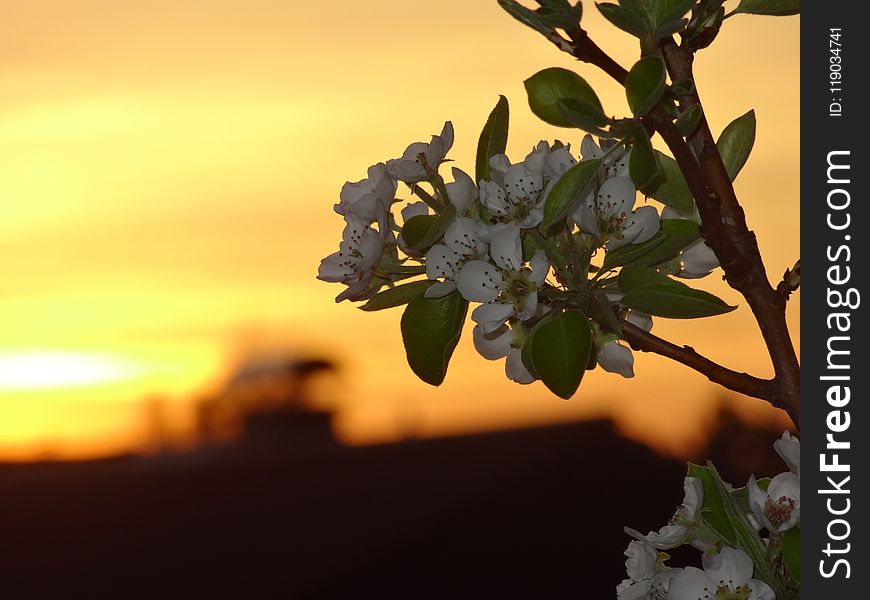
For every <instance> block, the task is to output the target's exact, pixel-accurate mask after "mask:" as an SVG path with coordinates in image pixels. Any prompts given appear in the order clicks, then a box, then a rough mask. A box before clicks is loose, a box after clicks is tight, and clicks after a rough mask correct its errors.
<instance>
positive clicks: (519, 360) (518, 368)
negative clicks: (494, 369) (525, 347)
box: [504, 348, 535, 385]
mask: <svg viewBox="0 0 870 600" xmlns="http://www.w3.org/2000/svg"><path fill="white" fill-rule="evenodd" d="M504 372H505V374H506V375H507V376H508V379H510V380H511V381H515V382H516V383H520V384H522V385H528V384H530V383H533V382H534V381H535V377H534V375H532V374H531V373H529V370H528V369H526V365H524V364H523V353H522V351H521V350H519V349H517V348H511V350H510V352H508V355H507V360H506V361H505V363H504Z"/></svg>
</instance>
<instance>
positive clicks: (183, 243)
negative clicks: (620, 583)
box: [0, 0, 800, 459]
mask: <svg viewBox="0 0 870 600" xmlns="http://www.w3.org/2000/svg"><path fill="white" fill-rule="evenodd" d="M587 4H588V6H587V14H586V15H585V16H584V24H585V26H586V28H587V29H588V31H589V32H590V34H591V35H592V36H593V38H594V39H596V40H597V41H598V43H599V45H601V46H602V47H604V48H605V49H606V50H608V51H609V52H610V53H611V54H612V55H613V56H614V58H616V60H617V61H618V62H620V63H621V64H623V65H625V66H630V65H631V63H632V60H633V59H635V58H636V57H637V48H636V43H635V42H633V41H632V40H633V38H630V37H629V36H628V35H627V34H624V33H622V32H619V31H617V30H615V29H614V28H613V27H611V26H610V25H608V24H607V23H605V22H604V21H603V19H602V18H601V17H600V16H599V15H598V14H597V11H596V10H594V8H592V7H591V3H587ZM4 23H5V27H4V33H3V35H2V36H0V207H2V215H3V218H2V219H0V252H2V257H3V258H2V260H0V332H2V333H0V459H3V458H14V459H22V458H24V459H27V458H35V457H40V456H63V457H73V456H95V455H100V454H107V453H111V452H116V451H121V450H125V449H129V448H134V447H137V446H138V445H139V444H141V443H142V441H143V439H144V437H145V436H146V435H147V429H146V428H145V426H144V425H143V421H144V420H145V419H144V417H143V415H144V414H146V412H147V407H148V406H149V402H150V401H153V400H154V399H155V398H160V399H161V402H162V405H163V406H165V410H166V411H167V414H168V415H169V418H170V421H171V423H172V427H173V428H174V429H176V430H177V431H178V432H179V433H183V432H184V431H186V430H188V429H189V427H190V424H191V421H190V419H191V401H192V400H191V399H192V398H195V397H197V396H198V395H201V394H204V393H208V392H209V391H212V390H216V389H219V388H220V386H221V385H222V382H223V381H225V379H226V377H227V376H228V374H229V373H230V372H231V371H232V369H233V368H234V365H236V364H238V362H239V360H240V358H241V357H243V356H247V355H250V354H252V353H258V352H265V351H269V350H274V349H280V350H284V351H288V352H298V353H311V354H318V355H324V356H329V357H332V358H334V359H335V360H336V361H338V363H339V364H340V365H341V371H340V374H339V377H340V385H339V386H338V387H337V388H336V390H335V394H336V396H337V397H338V398H337V399H338V401H339V402H340V407H341V409H342V411H341V414H340V416H339V418H338V420H337V423H336V428H337V432H338V433H339V435H340V436H341V438H342V439H344V440H346V441H348V442H349V443H368V442H374V441H383V440H390V439H398V438H401V437H403V436H406V435H441V434H447V433H459V432H466V431H477V430H481V429H491V428H500V427H514V426H522V425H527V424H534V423H546V422H553V421H564V420H570V419H577V418H585V417H597V416H604V415H607V416H612V417H614V418H617V419H618V422H619V425H620V427H621V428H622V429H623V430H624V431H626V432H627V433H629V434H631V435H633V436H635V437H637V438H639V439H642V440H644V441H647V442H649V443H651V444H653V445H654V446H656V447H658V448H660V449H663V450H679V449H681V448H686V447H688V446H690V445H691V444H692V443H694V442H695V441H697V440H698V438H699V436H700V435H702V428H703V424H704V423H705V422H707V421H708V420H709V419H710V418H711V414H712V411H713V410H714V409H715V407H716V403H717V398H718V397H719V396H720V395H721V394H720V392H719V389H718V388H716V387H715V386H713V385H712V384H710V383H709V382H707V381H706V380H705V379H704V378H703V377H702V376H700V375H698V374H696V373H693V372H690V371H688V370H687V369H685V368H684V367H681V366H680V365H676V364H673V363H670V362H669V361H667V360H665V359H661V358H659V357H656V356H652V355H642V356H640V355H639V356H637V357H636V358H637V361H636V368H635V371H636V373H637V376H636V377H635V378H634V379H632V380H622V379H620V378H619V377H618V376H616V375H611V374H607V373H603V372H601V371H600V370H596V371H593V372H590V373H589V374H588V375H587V376H586V378H585V379H584V382H583V386H582V387H581V389H580V392H579V393H578V394H577V395H576V396H575V397H574V398H573V399H572V400H570V401H567V402H565V401H562V400H560V399H558V398H555V397H553V396H551V395H550V394H548V393H547V391H546V389H545V388H544V387H543V385H542V384H540V383H536V384H533V385H531V386H527V387H520V386H517V385H515V384H512V383H510V382H509V381H507V380H506V379H505V377H504V374H503V367H502V365H501V363H497V362H487V361H485V360H484V359H482V358H481V357H479V356H477V354H476V353H475V351H474V349H473V347H472V345H471V341H470V335H465V336H464V338H463V339H462V341H461V342H460V345H459V348H458V349H457V352H456V354H455V356H454V359H453V363H452V364H451V367H450V371H449V373H448V376H447V380H446V381H445V383H444V384H443V385H442V386H441V387H440V388H438V389H434V388H431V387H429V386H427V385H426V384H424V383H422V382H420V381H418V380H417V379H415V378H414V376H413V374H412V373H411V372H410V370H409V369H408V368H407V366H406V365H405V363H404V353H403V349H402V344H401V336H400V333H399V326H398V322H399V317H400V312H399V311H398V310H389V311H383V312H380V313H374V314H371V313H362V312H360V311H358V310H356V309H355V308H354V307H353V306H352V305H350V304H349V303H347V302H345V303H341V304H335V303H334V301H333V298H334V296H335V295H336V294H337V293H338V292H339V291H340V290H339V287H338V286H336V285H330V284H326V283H323V282H320V281H317V280H315V278H314V276H315V274H316V271H317V265H318V263H319V261H320V259H321V258H322V257H323V256H326V255H327V254H329V253H331V252H333V251H334V250H335V248H336V247H337V244H338V240H339V237H340V233H341V229H342V222H341V219H340V218H339V217H338V216H337V215H335V214H334V213H333V211H332V205H333V204H334V203H335V202H336V201H337V199H338V193H339V190H340V189H341V186H342V184H343V183H344V182H345V181H348V180H354V181H355V180H358V179H361V178H363V177H364V176H365V171H366V168H367V167H368V166H369V165H370V164H374V163H376V162H380V161H384V160H386V159H388V158H394V157H396V156H399V155H400V154H401V153H402V151H403V150H404V148H405V146H407V145H408V144H409V143H411V142H414V141H424V140H428V138H429V136H430V135H432V134H434V133H438V132H439V131H440V130H441V126H442V125H443V123H444V121H445V120H451V121H452V122H453V123H454V126H455V129H456V144H455V146H454V149H453V151H452V152H451V157H452V158H453V159H454V160H455V161H456V162H455V164H456V166H459V167H461V168H464V169H465V170H466V171H469V172H472V171H473V168H474V152H475V146H476V142H477V137H478V135H479V132H480V128H481V127H482V125H483V122H484V121H485V119H486V116H487V114H488V113H489V111H490V109H491V108H492V106H493V105H494V104H495V101H496V100H497V99H498V95H499V94H504V95H505V96H507V97H508V99H509V101H510V103H511V118H512V123H511V134H510V139H509V143H508V154H509V155H511V156H512V157H514V158H515V159H517V160H519V159H521V158H522V157H523V156H525V154H526V153H527V152H528V151H529V150H530V149H531V147H532V146H533V145H534V144H535V143H536V142H537V141H538V140H539V139H551V140H552V139H555V138H558V139H561V140H564V141H566V142H570V143H572V145H573V147H574V148H575V149H577V148H578V147H579V140H580V137H581V135H580V132H579V131H576V130H565V129H557V128H554V127H551V126H548V125H545V124H543V123H541V122H539V121H537V120H536V118H535V117H534V116H533V115H532V114H531V112H530V110H529V109H528V106H527V104H526V100H525V92H524V90H523V86H522V82H523V80H524V79H526V78H527V77H529V76H531V75H532V74H534V73H535V72H537V71H538V70H540V69H542V68H546V67H549V66H554V65H555V66H562V67H566V68H572V69H576V70H577V72H579V73H580V74H582V75H583V76H584V77H585V78H586V79H587V80H588V81H589V82H590V83H591V84H592V85H593V87H595V89H596V90H597V91H598V93H599V96H600V97H601V99H602V101H603V103H604V106H605V109H606V110H607V112H608V113H610V114H628V110H627V105H626V101H625V98H624V95H623V91H622V90H621V88H619V87H618V86H617V85H616V84H614V83H613V82H611V81H610V80H608V79H607V78H606V77H605V76H603V75H602V74H600V73H598V72H596V71H595V69H594V68H593V67H591V66H590V65H586V64H582V63H578V62H577V61H575V60H572V59H571V58H570V57H568V56H566V55H562V54H560V53H559V52H558V51H557V50H556V49H555V47H553V46H551V45H550V44H548V43H547V42H546V41H545V40H543V38H541V37H540V36H538V35H537V34H535V33H534V32H532V31H531V30H529V29H527V28H525V27H523V26H521V25H520V24H519V23H516V22H515V21H513V20H512V19H511V18H510V17H508V16H507V15H506V14H504V13H503V12H502V11H501V10H500V9H499V8H498V6H497V4H496V2H495V0H492V1H489V0H474V1H472V2H469V1H468V0H443V1H441V2H438V3H428V2H427V3H424V2H401V3H400V2H395V1H387V0H372V1H367V2H360V1H355V0H354V1H349V0H333V1H331V2H321V3H305V4H302V3H290V2H283V1H279V0H246V1H245V2H239V1H231V0H208V1H206V0H152V1H150V2H148V3H133V2H117V1H116V0H79V1H77V2H75V3H72V2H66V1H63V0H7V1H6V2H4ZM798 56H799V17H790V18H782V19H780V18H770V17H753V16H747V15H742V16H735V17H733V18H731V19H729V20H728V21H726V23H725V25H724V26H723V28H722V31H721V34H720V36H719V39H718V40H717V42H716V43H715V44H714V45H713V47H712V48H709V49H707V50H704V51H702V52H701V53H700V54H699V56H698V58H697V60H696V74H697V83H698V88H699V91H700V93H701V95H702V99H703V100H704V102H705V107H706V110H707V117H708V119H709V121H710V123H711V126H712V128H713V130H714V132H718V131H721V129H722V128H724V126H725V125H727V123H728V122H730V120H732V119H733V118H735V117H737V116H739V115H742V114H743V113H745V112H746V111H747V110H749V109H750V108H754V109H755V111H756V114H757V118H758V135H757V140H756V146H755V150H754V152H753V155H752V157H751V158H750V161H749V163H748V164H747V166H746V167H745V168H744V171H743V172H742V173H741V175H740V177H739V178H738V180H737V182H736V189H737V192H738V195H739V196H740V198H741V201H742V202H743V204H744V207H745V209H746V213H747V217H748V221H749V223H750V227H752V228H753V229H754V230H755V231H756V232H757V234H758V237H759V244H760V246H761V250H762V254H763V256H764V258H765V260H766V261H767V265H768V271H769V274H770V275H771V277H772V278H775V277H777V276H778V275H780V274H781V273H782V272H783V271H784V270H785V269H786V268H787V267H790V266H791V265H792V264H793V263H794V262H795V260H796V259H797V258H798V251H799V237H798V229H799V221H800V215H799V185H800V173H799V171H798V164H799V157H800V130H799V122H798V119H799V110H800V99H799V95H798V90H799V59H798ZM701 285H702V286H703V287H705V289H708V290H711V291H714V292H715V293H717V294H719V295H720V296H721V297H723V298H724V299H725V300H727V301H729V303H731V304H740V308H739V309H738V310H736V311H734V312H733V313H730V314H727V315H723V316H719V317H715V318H712V319H705V320H698V321H686V322H684V321H667V320H665V319H659V320H657V322H656V325H655V329H654V332H655V333H657V334H659V335H662V336H663V337H666V338H668V339H672V340H674V341H677V342H679V343H688V344H691V345H693V346H694V347H695V348H696V349H698V350H699V351H701V352H702V353H705V354H707V355H708V356H709V357H711V358H713V359H715V360H719V361H721V362H722V363H724V364H725V365H727V366H729V367H731V368H734V369H736V370H745V371H747V372H750V373H753V374H755V375H759V376H770V375H771V374H772V369H771V368H770V366H769V361H768V359H767V357H766V354H765V352H764V348H763V344H762V342H761V339H760V336H759V335H758V333H757V330H756V329H755V325H754V322H753V320H752V318H751V315H750V313H749V311H748V309H747V308H746V306H745V304H743V303H741V302H740V298H739V296H737V294H736V293H735V292H733V291H732V290H730V289H728V288H727V287H726V286H725V285H724V284H723V283H722V282H721V281H718V280H717V278H716V277H715V276H714V277H710V278H708V280H705V281H704V282H703V283H702V284H701ZM798 310H799V293H798V294H797V296H796V298H795V300H794V301H793V303H792V306H791V307H790V310H789V318H790V323H791V326H792V331H793V335H794V337H795V339H797V338H798V337H799V328H798V326H799V323H798ZM466 334H470V329H467V330H466ZM734 402H735V404H736V405H738V406H739V407H740V410H742V411H743V412H744V413H746V414H748V415H754V416H757V417H758V418H775V414H774V413H775V411H773V410H772V409H770V408H769V407H767V406H765V405H764V404H763V403H762V402H760V401H757V400H749V399H743V400H735V401H734ZM772 415H773V416H772Z"/></svg>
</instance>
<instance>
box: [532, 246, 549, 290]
mask: <svg viewBox="0 0 870 600" xmlns="http://www.w3.org/2000/svg"><path fill="white" fill-rule="evenodd" d="M529 266H530V267H531V268H532V275H531V277H530V279H531V280H532V281H534V282H535V285H536V286H538V289H541V288H542V287H544V282H545V281H546V280H547V275H548V274H549V273H550V261H548V260H547V253H546V252H545V251H544V250H538V251H537V252H535V255H534V256H533V257H532V259H531V260H530V261H529Z"/></svg>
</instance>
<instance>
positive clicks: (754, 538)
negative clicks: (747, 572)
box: [702, 461, 780, 597]
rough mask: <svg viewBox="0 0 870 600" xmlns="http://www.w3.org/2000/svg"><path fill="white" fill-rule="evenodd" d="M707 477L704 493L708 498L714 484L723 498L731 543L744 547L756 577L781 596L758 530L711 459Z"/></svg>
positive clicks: (716, 492) (722, 506)
mask: <svg viewBox="0 0 870 600" xmlns="http://www.w3.org/2000/svg"><path fill="white" fill-rule="evenodd" d="M706 473H707V479H706V480H702V481H703V483H704V495H705V500H706V495H707V483H708V481H709V482H710V483H711V484H712V493H714V494H715V497H716V498H718V499H720V500H721V508H722V511H723V514H724V517H725V518H726V519H727V520H728V523H729V525H730V526H731V531H733V532H734V540H735V542H733V543H732V544H731V545H732V546H737V547H738V548H742V549H743V550H745V551H746V553H747V554H748V555H749V557H750V558H751V559H752V563H753V564H754V565H755V577H756V579H761V580H762V581H764V582H765V583H767V584H768V585H769V586H771V587H772V588H773V589H774V592H776V594H777V597H780V592H779V591H778V588H779V587H780V586H779V585H778V579H777V578H776V576H775V575H774V573H773V569H772V568H771V566H770V563H769V562H768V561H767V557H766V556H765V548H764V545H763V544H762V542H761V538H760V537H758V532H756V531H755V529H754V528H753V527H752V525H750V524H749V520H748V519H747V517H746V513H745V512H743V511H742V510H741V509H740V507H739V506H738V505H737V503H736V502H735V500H734V498H732V497H731V493H730V488H729V487H728V486H727V485H726V484H725V482H724V481H722V478H721V477H720V476H719V473H718V471H716V467H714V466H713V464H712V463H711V462H710V461H707V467H706Z"/></svg>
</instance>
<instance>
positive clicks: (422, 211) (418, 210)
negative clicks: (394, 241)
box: [402, 202, 429, 223]
mask: <svg viewBox="0 0 870 600" xmlns="http://www.w3.org/2000/svg"><path fill="white" fill-rule="evenodd" d="M428 214H429V207H428V206H426V203H425V202H411V203H409V204H408V205H407V206H406V207H405V208H403V209H402V223H407V222H408V221H409V220H410V219H412V218H413V217H417V216H421V215H428Z"/></svg>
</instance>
